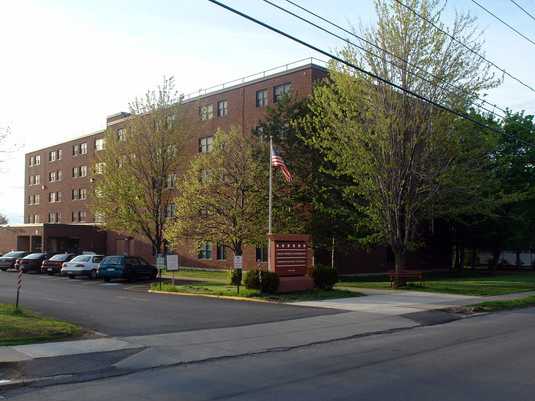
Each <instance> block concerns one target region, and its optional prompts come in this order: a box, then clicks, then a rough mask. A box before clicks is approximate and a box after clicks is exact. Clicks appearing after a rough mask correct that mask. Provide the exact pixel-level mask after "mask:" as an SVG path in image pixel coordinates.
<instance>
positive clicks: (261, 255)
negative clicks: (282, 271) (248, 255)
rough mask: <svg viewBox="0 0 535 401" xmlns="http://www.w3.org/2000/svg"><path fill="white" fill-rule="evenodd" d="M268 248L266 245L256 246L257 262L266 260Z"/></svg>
mask: <svg viewBox="0 0 535 401" xmlns="http://www.w3.org/2000/svg"><path fill="white" fill-rule="evenodd" d="M267 256H268V248H267V245H264V246H263V247H258V246H257V247H256V261H257V262H267V259H268V258H267Z"/></svg>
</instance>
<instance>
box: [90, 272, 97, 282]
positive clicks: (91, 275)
mask: <svg viewBox="0 0 535 401" xmlns="http://www.w3.org/2000/svg"><path fill="white" fill-rule="evenodd" d="M89 278H90V279H91V280H96V278H97V271H96V270H91V273H89Z"/></svg>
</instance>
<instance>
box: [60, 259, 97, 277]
mask: <svg viewBox="0 0 535 401" xmlns="http://www.w3.org/2000/svg"><path fill="white" fill-rule="evenodd" d="M102 259H104V256H103V255H78V256H76V257H75V258H74V259H71V260H70V261H68V262H65V263H63V266H62V267H61V275H62V276H68V277H69V278H75V277H76V276H86V277H89V278H90V279H93V280H94V279H96V278H97V275H98V266H99V264H100V261H101V260H102Z"/></svg>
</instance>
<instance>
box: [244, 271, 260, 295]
mask: <svg viewBox="0 0 535 401" xmlns="http://www.w3.org/2000/svg"><path fill="white" fill-rule="evenodd" d="M259 273H260V270H249V271H248V272H247V273H246V274H245V288H248V289H249V290H259V289H260V275H259Z"/></svg>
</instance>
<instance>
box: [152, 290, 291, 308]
mask: <svg viewBox="0 0 535 401" xmlns="http://www.w3.org/2000/svg"><path fill="white" fill-rule="evenodd" d="M148 292H150V293H151V294H165V295H180V296H185V297H204V298H218V299H230V300H233V301H245V302H257V303H263V304H278V305H284V304H285V303H284V302H277V301H268V300H266V299H255V298H245V297H238V296H230V295H210V294H192V293H190V292H175V291H159V290H148Z"/></svg>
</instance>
